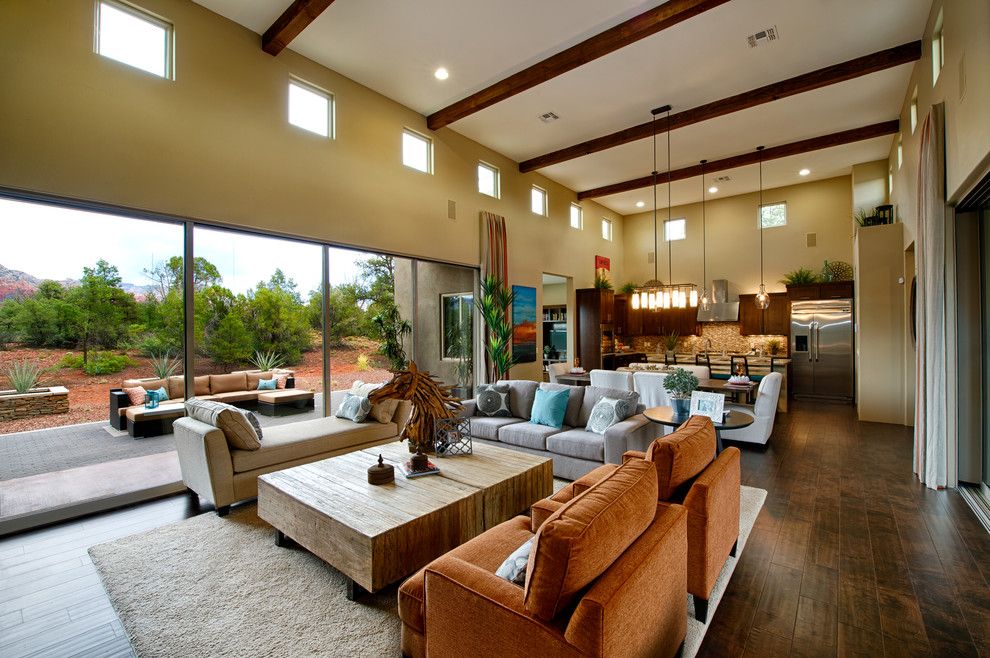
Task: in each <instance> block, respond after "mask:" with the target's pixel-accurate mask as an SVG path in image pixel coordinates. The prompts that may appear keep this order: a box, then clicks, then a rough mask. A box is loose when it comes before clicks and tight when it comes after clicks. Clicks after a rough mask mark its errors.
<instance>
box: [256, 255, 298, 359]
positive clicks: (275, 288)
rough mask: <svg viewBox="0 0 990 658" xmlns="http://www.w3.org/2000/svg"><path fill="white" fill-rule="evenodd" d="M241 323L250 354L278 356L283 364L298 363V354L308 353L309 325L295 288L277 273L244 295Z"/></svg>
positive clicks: (293, 283)
mask: <svg viewBox="0 0 990 658" xmlns="http://www.w3.org/2000/svg"><path fill="white" fill-rule="evenodd" d="M244 316H245V322H246V324H247V326H248V327H250V332H251V334H252V335H253V338H254V345H253V347H254V350H256V351H260V352H272V351H274V352H278V353H279V354H282V355H284V356H285V360H286V363H287V364H289V365H293V364H296V363H299V362H300V361H301V360H302V353H303V352H304V351H306V350H309V349H311V347H312V345H311V340H310V334H309V321H308V316H307V312H306V307H305V306H304V305H303V303H302V297H301V296H300V295H299V292H298V291H297V290H296V284H295V282H294V281H293V280H292V279H289V278H287V277H286V276H285V275H284V274H283V272H282V271H281V270H275V273H274V274H273V275H272V276H271V278H270V279H269V280H268V281H267V282H261V283H259V284H258V288H257V289H256V290H252V291H248V294H247V295H246V297H245V299H244Z"/></svg>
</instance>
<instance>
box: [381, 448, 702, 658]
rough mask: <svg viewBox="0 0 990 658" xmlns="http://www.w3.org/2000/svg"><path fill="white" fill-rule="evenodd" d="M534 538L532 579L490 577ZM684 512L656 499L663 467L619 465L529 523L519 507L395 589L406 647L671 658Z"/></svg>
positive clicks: (410, 652) (682, 625)
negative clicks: (536, 521)
mask: <svg viewBox="0 0 990 658" xmlns="http://www.w3.org/2000/svg"><path fill="white" fill-rule="evenodd" d="M530 539H533V544H532V548H531V552H530V555H529V561H528V563H527V567H526V578H525V585H524V586H520V585H517V584H515V583H513V582H510V581H509V580H506V579H504V578H502V577H500V576H498V575H496V574H495V572H496V570H497V569H498V567H499V565H501V564H502V562H503V561H504V560H505V559H506V558H508V557H509V556H510V555H511V554H512V553H513V552H514V551H515V550H516V549H517V548H519V547H520V546H521V545H522V544H524V543H525V542H527V541H528V540H530ZM686 564H687V513H686V512H685V510H684V508H683V507H681V506H680V505H669V504H666V503H658V502H657V476H656V468H655V467H654V466H653V464H652V463H650V462H646V461H643V460H631V461H629V462H627V463H625V464H622V465H617V466H616V467H615V468H613V469H612V472H611V473H609V474H607V475H606V476H604V477H602V478H601V479H600V481H599V482H597V483H596V484H595V485H594V486H591V487H588V488H586V489H585V490H584V491H583V492H582V494H581V495H577V496H574V497H573V498H572V499H571V500H569V501H568V502H567V503H565V504H562V505H560V506H559V507H558V509H556V510H555V511H554V512H553V513H552V514H550V515H548V516H547V517H545V518H544V519H543V520H542V523H541V524H539V525H534V524H533V523H532V521H531V519H530V518H529V517H526V516H517V517H516V518H514V519H510V520H509V521H506V522H505V523H502V524H500V525H498V526H495V527H494V528H491V529H490V530H488V531H486V532H484V533H482V534H481V535H479V536H477V537H475V538H474V539H472V540H470V541H468V542H467V543H465V544H462V545H461V546H459V547H457V548H455V549H454V550H452V551H450V552H449V553H447V554H446V555H444V556H442V557H440V558H438V559H436V560H434V561H433V562H431V563H430V564H428V565H427V566H426V567H425V568H423V569H422V570H420V571H419V572H418V573H416V574H414V575H413V576H411V577H410V578H409V579H408V580H406V582H405V583H403V584H402V586H401V587H400V588H399V617H400V618H401V619H402V653H403V655H405V656H413V657H415V658H419V657H421V656H426V655H429V656H430V657H431V658H446V657H450V658H453V657H455V656H456V657H459V656H480V655H498V656H505V657H508V658H529V657H530V656H574V657H575V658H576V657H578V656H585V657H587V656H610V657H611V656H658V657H664V656H673V655H675V654H676V653H677V652H679V651H680V650H681V647H682V646H683V643H684V638H685V636H686V634H687V609H686V607H685V605H684V587H686V584H687V569H686Z"/></svg>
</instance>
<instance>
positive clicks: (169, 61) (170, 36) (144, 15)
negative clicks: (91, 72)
mask: <svg viewBox="0 0 990 658" xmlns="http://www.w3.org/2000/svg"><path fill="white" fill-rule="evenodd" d="M103 5H109V6H111V7H113V8H114V9H116V10H117V11H121V12H124V13H125V14H130V15H131V16H134V17H135V18H137V19H139V20H142V21H145V22H146V23H151V24H152V25H155V26H157V27H160V28H162V29H163V30H165V54H164V58H165V71H164V74H163V75H158V74H157V73H155V72H154V71H148V70H147V69H143V68H140V67H138V66H135V65H134V64H131V63H129V62H125V61H123V60H119V59H117V58H115V57H111V56H109V55H104V54H103V53H102V52H100V11H101V10H102V8H103ZM93 52H94V53H96V54H97V55H99V56H100V57H105V58H107V59H109V60H111V61H114V62H117V63H119V64H123V65H124V66H128V67H130V68H132V69H136V70H138V71H141V72H142V73H147V74H148V75H153V76H155V77H156V78H161V79H162V80H175V26H174V25H172V23H170V22H169V21H167V20H165V19H164V18H162V17H161V16H158V15H157V14H153V13H151V12H150V11H148V10H146V9H143V8H141V7H137V6H134V5H131V4H128V3H125V2H119V1H118V0H97V2H96V15H95V18H94V22H93Z"/></svg>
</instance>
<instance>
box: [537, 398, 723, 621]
mask: <svg viewBox="0 0 990 658" xmlns="http://www.w3.org/2000/svg"><path fill="white" fill-rule="evenodd" d="M622 459H623V461H624V462H627V461H629V460H635V459H645V460H647V461H650V462H652V463H653V464H654V465H655V466H656V469H657V479H658V491H659V496H660V500H661V501H664V502H669V503H679V504H681V505H683V506H684V507H686V508H687V512H688V564H687V569H688V581H687V591H688V593H689V594H691V596H692V597H693V599H694V615H695V618H696V619H698V620H699V621H701V622H703V623H704V622H707V620H708V599H709V597H710V596H711V593H712V589H713V588H714V587H715V581H716V580H717V579H718V575H719V573H720V572H721V570H722V565H724V564H725V561H726V559H728V557H729V555H733V556H735V554H736V545H737V543H738V540H739V485H740V470H739V449H738V448H735V447H730V448H726V449H725V450H723V451H722V452H721V453H719V454H718V456H716V455H715V426H714V425H712V421H711V420H710V419H709V418H707V417H705V416H692V417H691V418H689V419H688V420H687V422H685V423H684V424H682V425H681V426H680V427H679V428H677V430H676V431H675V432H673V433H671V434H668V435H667V436H661V437H659V438H657V439H656V440H655V441H654V442H653V443H651V444H650V446H649V448H647V451H646V452H645V453H642V452H636V451H629V452H626V453H625V454H624V455H623V456H622ZM615 468H616V466H615V465H614V464H605V465H604V466H600V467H598V468H596V469H595V470H593V471H591V472H590V473H588V474H587V475H585V476H583V477H581V478H580V479H578V480H575V481H574V482H572V483H571V484H569V485H567V486H566V487H564V488H563V489H561V490H560V491H558V492H557V493H556V494H554V495H553V496H551V497H550V498H546V499H544V500H541V501H537V502H536V504H534V505H533V509H532V513H533V523H538V522H539V521H541V520H542V519H545V518H547V517H548V516H549V515H551V514H553V513H554V512H555V511H556V510H557V509H559V508H560V506H561V505H564V504H567V502H568V501H570V500H572V499H573V498H574V497H576V496H580V495H581V493H583V492H584V491H585V490H586V489H587V488H588V487H590V486H593V485H594V484H595V483H596V482H598V481H600V480H601V479H602V478H604V477H608V475H609V474H610V473H611V472H612V471H614V470H615Z"/></svg>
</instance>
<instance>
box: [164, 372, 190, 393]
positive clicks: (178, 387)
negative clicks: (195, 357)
mask: <svg viewBox="0 0 990 658" xmlns="http://www.w3.org/2000/svg"><path fill="white" fill-rule="evenodd" d="M168 397H170V398H184V397H186V378H185V377H183V376H182V375H172V376H171V377H169V378H168Z"/></svg>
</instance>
